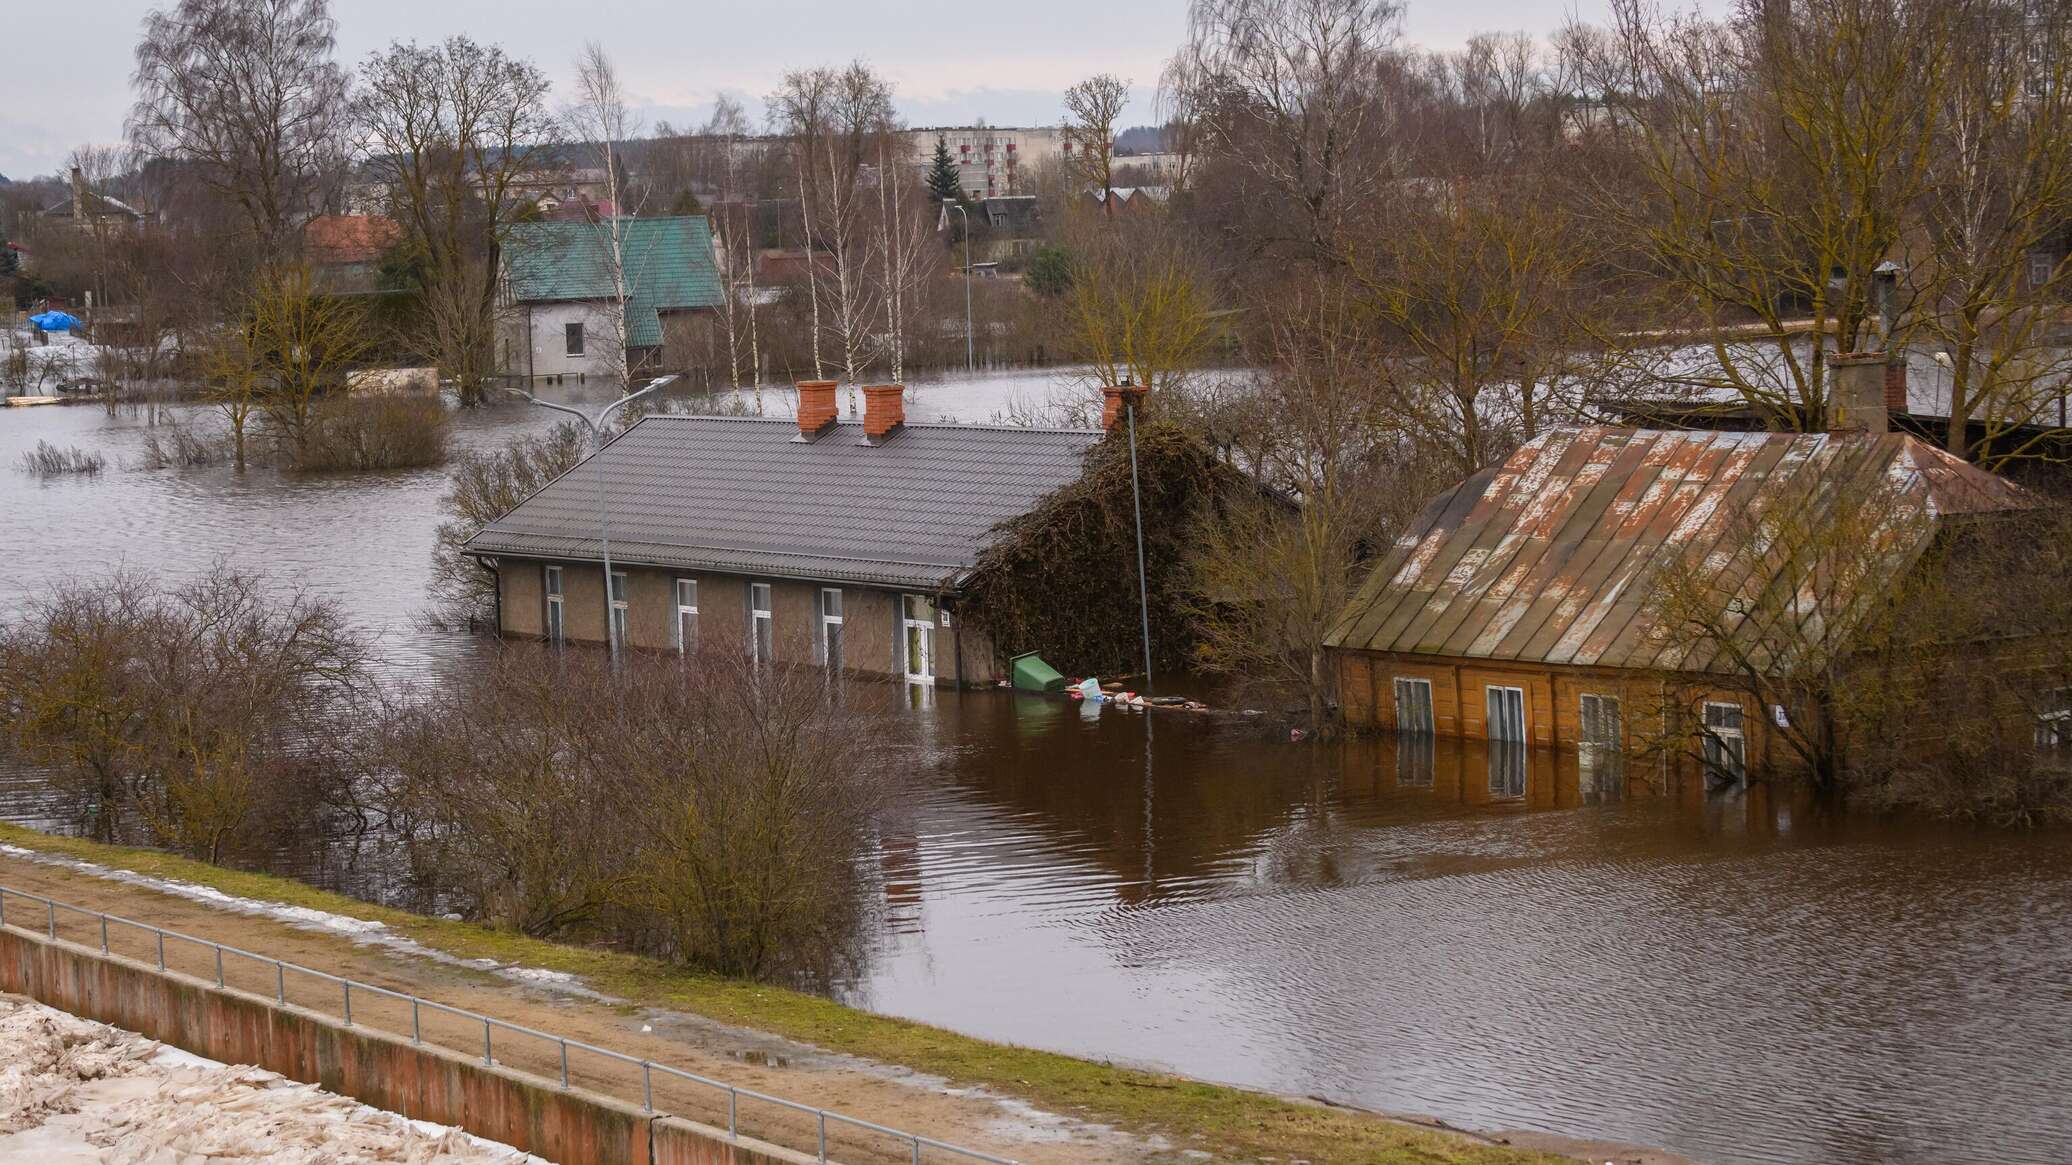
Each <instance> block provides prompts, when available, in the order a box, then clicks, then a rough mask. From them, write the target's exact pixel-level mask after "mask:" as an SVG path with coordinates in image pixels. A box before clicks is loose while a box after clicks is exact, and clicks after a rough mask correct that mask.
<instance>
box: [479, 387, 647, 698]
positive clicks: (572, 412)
mask: <svg viewBox="0 0 2072 1165" xmlns="http://www.w3.org/2000/svg"><path fill="white" fill-rule="evenodd" d="M675 380H676V376H675V375H673V374H672V375H669V376H664V377H662V378H661V379H659V380H652V381H649V382H648V385H647V387H646V388H643V389H641V390H640V391H639V392H630V393H627V394H626V395H625V396H622V397H620V398H619V399H617V400H615V401H613V402H612V403H610V404H608V405H606V406H604V407H603V408H601V409H599V410H597V415H596V416H595V417H592V416H590V414H588V413H586V412H584V411H582V410H581V409H576V408H570V407H569V406H567V405H564V404H556V403H555V402H553V401H550V400H541V399H540V398H539V397H536V396H534V395H533V394H532V393H530V392H527V391H526V390H524V389H519V390H518V391H519V393H520V395H522V396H524V397H525V399H526V400H529V401H531V402H532V403H534V404H536V405H538V406H540V407H541V408H543V409H553V410H554V411H555V412H557V413H567V414H568V415H569V416H571V417H574V418H575V419H577V420H579V421H581V422H583V426H584V427H585V428H587V429H589V430H590V461H591V463H592V464H593V465H594V466H595V467H596V471H597V472H596V479H597V542H598V546H599V548H600V550H601V552H602V557H603V559H604V638H605V642H606V645H607V650H608V651H610V652H611V657H612V659H613V660H615V661H616V660H618V659H619V658H621V656H623V655H624V653H625V649H626V645H625V644H623V643H620V642H619V622H618V620H616V619H614V618H612V603H613V596H612V532H611V512H610V510H609V509H608V508H607V505H606V503H607V501H608V499H607V497H606V494H605V489H604V459H603V458H602V457H599V456H598V454H600V453H602V452H604V423H605V422H606V421H608V420H610V419H611V415H612V414H613V413H615V412H618V411H619V410H620V409H622V408H624V407H626V406H627V405H629V404H632V403H633V402H634V401H636V400H639V399H640V398H641V397H644V396H646V395H647V394H649V393H651V392H653V391H655V390H656V389H658V388H662V387H665V386H667V385H668V384H670V383H671V382H673V381H675Z"/></svg>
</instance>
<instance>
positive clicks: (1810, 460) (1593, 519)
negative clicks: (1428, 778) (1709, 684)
mask: <svg viewBox="0 0 2072 1165" xmlns="http://www.w3.org/2000/svg"><path fill="white" fill-rule="evenodd" d="M1852 483H1855V484H1858V485H1870V486H1875V487H1876V493H1875V495H1867V494H1863V493H1857V494H1855V495H1854V496H1856V497H1859V498H1862V497H1867V496H1875V497H1876V498H1877V499H1878V502H1877V504H1878V505H1880V506H1884V507H1889V509H1890V512H1891V516H1892V517H1893V518H1894V519H1895V521H1894V522H1893V523H1892V527H1893V528H1897V526H1898V525H1899V524H1900V523H1899V521H1898V520H1899V519H1903V518H1910V517H1916V516H1922V517H1926V518H1928V519H1931V520H1936V519H1940V518H1942V517H1944V516H1946V515H1952V514H1964V513H1980V512H1987V511H1994V510H2006V509H2019V508H2026V507H2027V506H2028V505H2029V504H2030V499H2029V495H2028V494H2026V493H2025V492H2024V491H2022V490H2021V489H2020V488H2019V487H2017V486H2015V485H2013V484H2011V483H2009V482H2008V481H2006V480H2005V479H2003V478H2000V477H1997V476H1995V475H1994V474H1991V473H1988V472H1986V471H1984V470H1981V469H1979V468H1977V467H1976V466H1973V465H1970V464H1968V463H1967V462H1964V461H1962V460H1960V459H1958V458H1955V457H1952V456H1950V455H1949V454H1947V453H1944V452H1942V451H1941V450H1938V449H1935V448H1933V447H1932V446H1929V445H1926V444H1924V443H1922V442H1920V441H1918V440H1915V439H1914V438H1912V437H1909V436H1905V435H1902V434H1897V433H1893V434H1881V435H1875V436H1873V435H1869V434H1861V433H1858V434H1824V433H1816V434H1791V433H1713V432H1662V431H1651V430H1634V429H1612V428H1582V429H1557V430H1553V431H1550V432H1547V433H1544V434H1542V435H1541V436H1539V437H1537V438H1535V439H1534V440H1532V441H1529V442H1527V443H1526V444H1524V445H1522V446H1520V447H1519V448H1518V450H1517V451H1516V452H1514V453H1512V454H1511V455H1510V456H1509V457H1508V458H1506V459H1505V460H1504V461H1503V462H1502V463H1501V464H1498V465H1495V466H1492V467H1490V468H1488V469H1485V470H1483V471H1482V472H1480V473H1477V474H1475V475H1474V476H1473V477H1470V478H1468V479H1467V480H1466V481H1464V482H1462V483H1461V484H1459V485H1457V486H1455V487H1454V488H1452V489H1450V490H1448V491H1446V492H1445V493H1443V494H1440V495H1439V496H1438V497H1436V498H1433V499H1432V500H1431V501H1430V502H1429V503H1428V504H1427V505H1426V506H1425V508H1424V511H1423V512H1422V513H1421V514H1420V515H1419V516H1418V517H1417V519H1416V520H1415V521H1414V522H1413V523H1412V524H1411V525H1410V527H1409V528H1408V529H1406V530H1405V531H1404V533H1403V535H1402V537H1401V538H1399V539H1398V540H1397V542H1396V545H1395V547H1394V548H1393V549H1392V550H1391V551H1390V553H1389V554H1388V555H1387V557H1385V558H1384V559H1383V560H1382V562H1381V563H1380V564H1379V565H1378V566H1377V567H1376V568H1375V570H1374V572H1373V573H1372V574H1371V575H1369V576H1368V578H1367V580H1366V582H1365V583H1364V584H1363V585H1362V586H1361V588H1360V590H1359V593H1358V594H1357V595H1355V596H1354V597H1353V600H1352V602H1351V603H1349V604H1348V605H1347V607H1346V610H1345V612H1344V613H1343V614H1342V615H1341V616H1340V618H1339V621H1338V624H1337V625H1336V626H1335V627H1334V628H1332V630H1331V632H1330V634H1329V636H1328V637H1327V640H1326V642H1328V643H1329V644H1330V645H1332V646H1334V647H1344V648H1353V649H1361V650H1368V651H1387V652H1397V653H1408V654H1421V655H1440V656H1452V657H1461V658H1476V659H1491V660H1516V661H1525V662H1534V663H1546V664H1562V665H1569V666H1579V667H1623V668H1642V669H1652V668H1664V667H1670V666H1675V667H1676V668H1678V670H1703V669H1704V668H1705V667H1706V666H1707V661H1704V660H1692V659H1687V658H1677V659H1674V660H1672V659H1671V654H1672V653H1670V652H1669V650H1668V648H1667V647H1666V646H1665V642H1664V637H1663V636H1661V635H1659V634H1657V630H1656V628H1655V627H1654V626H1653V622H1654V620H1653V618H1652V616H1651V614H1650V603H1649V601H1648V600H1649V597H1650V595H1651V594H1652V592H1653V590H1654V585H1653V584H1654V583H1655V581H1656V579H1657V578H1658V576H1659V574H1660V572H1661V571H1662V569H1663V568H1664V567H1665V566H1667V565H1668V564H1670V563H1672V562H1676V561H1684V560H1686V556H1687V555H1689V554H1693V553H1701V554H1704V555H1705V556H1706V557H1705V560H1704V561H1705V562H1706V563H1707V564H1708V566H1713V567H1715V568H1716V569H1721V570H1726V569H1745V568H1747V564H1748V563H1749V561H1750V557H1749V556H1747V555H1737V554H1736V553H1734V551H1735V550H1736V549H1737V548H1736V547H1735V546H1734V545H1733V542H1732V540H1734V539H1744V540H1745V539H1748V538H1750V537H1751V536H1752V535H1751V530H1750V527H1749V524H1748V523H1743V522H1736V521H1735V520H1734V518H1735V517H1736V516H1737V515H1749V514H1758V513H1764V512H1769V511H1770V510H1771V508H1772V507H1775V506H1779V505H1789V506H1798V507H1810V508H1808V509H1806V510H1803V511H1801V512H1805V513H1810V514H1814V515H1816V520H1826V518H1825V516H1826V515H1828V514H1829V513H1830V511H1831V509H1832V507H1833V506H1834V505H1835V503H1836V501H1837V499H1839V498H1842V497H1844V496H1847V495H1848V493H1849V490H1850V488H1851V486H1852ZM1899 541H1904V542H1905V544H1904V545H1899V544H1898V542H1899ZM1925 545H1926V540H1925V538H1918V537H1917V538H1911V539H1906V540H1895V545H1894V547H1893V555H1894V558H1893V561H1892V562H1891V564H1890V566H1891V568H1892V569H1894V570H1897V569H1901V568H1903V567H1905V566H1906V565H1907V564H1909V563H1911V562H1912V561H1913V560H1914V559H1915V558H1917V557H1918V556H1919V554H1920V552H1921V550H1922V549H1923V548H1924V547H1925ZM1761 559H1762V556H1761V555H1757V556H1756V560H1757V561H1760V560H1761ZM1730 563H1732V564H1735V565H1733V566H1731V567H1730V566H1729V565H1728V564H1730ZM1749 584H1759V585H1756V586H1755V587H1754V589H1755V590H1757V591H1760V590H1761V589H1763V588H1764V587H1768V586H1770V585H1771V580H1764V579H1750V580H1746V582H1744V583H1743V584H1742V585H1740V586H1738V587H1737V588H1736V589H1737V590H1739V591H1741V592H1742V593H1748V592H1749V591H1750V585H1749Z"/></svg>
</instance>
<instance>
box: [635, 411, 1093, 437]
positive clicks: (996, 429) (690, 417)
mask: <svg viewBox="0 0 2072 1165" xmlns="http://www.w3.org/2000/svg"><path fill="white" fill-rule="evenodd" d="M640 419H641V420H643V421H748V422H753V423H757V424H765V425H784V426H786V427H791V426H795V425H797V424H798V419H797V418H796V417H782V416H779V417H771V416H761V417H744V416H736V415H734V414H732V413H648V414H646V415H645V416H642V417H641V418H640ZM834 423H835V424H837V425H854V426H857V427H859V428H860V427H862V425H863V423H864V421H863V418H862V417H836V418H835V422H834ZM906 427H907V428H909V429H967V430H975V431H980V432H988V433H1054V434H1063V435H1069V436H1074V437H1086V436H1092V435H1095V434H1100V433H1103V432H1104V431H1103V430H1101V429H1075V428H1070V427H1066V426H1052V425H996V424H990V423H987V422H983V421H976V422H974V421H908V422H906Z"/></svg>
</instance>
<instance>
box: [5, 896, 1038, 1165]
mask: <svg viewBox="0 0 2072 1165" xmlns="http://www.w3.org/2000/svg"><path fill="white" fill-rule="evenodd" d="M10 899H12V900H15V901H16V902H17V903H23V902H26V903H34V904H35V906H36V907H40V908H41V909H40V910H36V909H35V908H33V907H32V908H31V912H32V914H36V915H40V917H33V918H32V919H31V920H30V922H31V923H33V924H35V925H25V924H24V922H23V920H22V916H21V906H20V905H16V906H15V908H14V909H12V910H10V909H9V901H10ZM60 912H63V913H64V914H65V915H67V916H72V915H77V916H81V917H84V918H86V919H88V920H90V921H91V922H95V923H98V924H99V928H100V943H101V953H102V954H104V955H112V954H115V952H114V951H112V950H111V949H110V947H109V934H110V931H109V928H110V926H111V925H112V926H115V927H126V928H129V929H130V930H133V931H141V932H143V933H144V935H145V936H147V938H148V939H149V940H150V947H151V949H152V950H153V952H154V954H155V958H156V960H157V964H158V969H159V970H160V971H164V972H168V973H173V974H185V973H187V972H182V971H178V970H176V969H172V968H168V967H167V965H166V942H167V940H169V939H170V940H172V941H173V942H174V943H176V944H178V943H186V944H189V945H190V946H191V947H193V948H197V949H199V950H200V951H202V952H204V953H205V954H210V955H213V965H214V973H215V981H216V986H218V987H223V988H228V987H229V986H230V984H229V982H228V980H226V978H225V977H224V956H226V955H228V956H232V957H234V958H238V959H244V960H247V961H249V962H250V963H253V964H256V965H257V966H258V967H259V968H260V969H261V970H262V971H263V970H265V969H269V968H270V969H271V970H272V972H273V995H274V999H275V1001H276V1002H277V1003H279V1004H280V1005H282V1006H288V1005H289V1000H288V995H289V992H288V986H289V981H290V980H289V975H290V974H294V975H298V976H305V977H307V978H309V979H314V980H317V981H318V982H321V983H329V984H332V985H333V986H334V987H335V988H336V991H337V995H336V999H337V1001H338V1004H339V1010H340V1018H341V1019H342V1020H343V1022H344V1023H345V1025H346V1026H348V1027H352V1026H355V1024H354V1020H353V1000H354V998H355V997H358V998H359V999H360V1000H361V1002H362V1021H361V1022H360V1023H359V1024H358V1026H361V1027H373V1029H374V1030H377V1031H383V1030H385V1031H390V1032H391V1034H394V1035H399V1036H400V1035H402V1034H403V1032H402V1031H401V1030H400V1029H397V1028H383V1027H381V1026H379V1025H370V1024H367V1023H366V1022H365V1014H366V1001H368V1000H370V999H386V1000H390V1001H393V1002H395V1003H397V1004H408V1005H409V1008H410V1025H409V1026H410V1031H409V1035H410V1040H411V1042H412V1043H417V1044H422V1043H426V1042H427V1040H426V1034H425V1018H426V1016H427V1014H428V1013H429V1014H430V1015H433V1016H447V1017H451V1018H453V1019H455V1020H458V1021H459V1022H460V1024H462V1025H464V1026H466V1027H468V1028H470V1029H472V1028H473V1027H475V1026H477V1025H479V1026H480V1028H481V1032H482V1044H481V1053H482V1062H483V1063H484V1064H495V1063H496V1062H497V1061H496V1057H497V1052H498V1045H497V1044H496V1042H495V1036H496V1033H498V1032H502V1033H504V1035H505V1040H506V1045H505V1048H504V1050H505V1053H506V1056H507V1057H508V1056H509V1054H510V1049H509V1044H508V1041H509V1040H510V1038H511V1037H512V1036H518V1037H523V1038H524V1039H526V1040H530V1041H538V1043H536V1044H534V1045H533V1046H534V1047H536V1048H541V1047H543V1048H544V1050H545V1051H547V1052H549V1053H558V1059H559V1062H560V1072H561V1087H562V1088H564V1089H566V1088H568V1087H570V1080H571V1076H570V1071H569V1056H570V1054H571V1053H576V1054H579V1055H589V1056H594V1057H599V1058H601V1059H603V1060H605V1061H607V1062H610V1063H613V1064H616V1065H619V1066H621V1067H623V1068H628V1069H636V1068H637V1069H638V1070H639V1072H640V1104H641V1108H642V1109H644V1110H645V1111H647V1112H650V1113H655V1114H657V1115H663V1116H668V1115H678V1116H684V1117H685V1119H689V1120H697V1119H698V1118H697V1117H692V1116H688V1115H687V1114H681V1113H676V1114H672V1113H666V1112H663V1111H662V1110H660V1109H658V1108H656V1107H655V1078H656V1077H657V1076H660V1077H662V1078H663V1079H664V1080H665V1081H667V1080H680V1081H683V1082H685V1083H688V1084H691V1085H695V1086H697V1087H699V1088H703V1089H710V1090H713V1091H715V1092H717V1093H719V1094H721V1095H723V1096H724V1097H725V1099H726V1132H727V1136H728V1137H729V1138H730V1139H732V1140H735V1141H739V1140H740V1139H741V1136H742V1132H741V1125H742V1121H741V1109H742V1102H743V1101H750V1102H753V1103H757V1104H766V1105H771V1106H774V1107H776V1108H778V1109H781V1110H784V1111H785V1112H788V1113H792V1114H795V1115H797V1116H800V1117H804V1118H805V1120H806V1123H807V1127H808V1128H809V1129H810V1130H811V1135H812V1136H813V1138H814V1142H815V1148H814V1150H813V1151H814V1152H815V1154H816V1160H817V1161H820V1162H827V1161H829V1160H830V1158H829V1156H828V1129H829V1127H830V1126H833V1127H834V1128H835V1129H836V1130H837V1131H839V1130H842V1129H852V1130H855V1131H857V1132H859V1133H864V1134H869V1135H871V1136H872V1137H874V1138H877V1139H879V1141H880V1142H881V1143H880V1144H879V1145H878V1146H877V1155H878V1156H881V1157H884V1158H885V1159H888V1160H889V1159H891V1157H890V1154H888V1153H887V1152H886V1151H887V1150H890V1149H894V1148H897V1149H898V1150H900V1151H901V1152H900V1156H902V1157H906V1158H907V1159H908V1160H910V1161H911V1163H912V1165H921V1162H922V1159H923V1152H924V1150H925V1151H928V1152H929V1153H930V1155H931V1156H941V1155H950V1156H954V1157H956V1158H958V1159H961V1160H965V1161H982V1162H986V1163H988V1165H1017V1163H1016V1162H1015V1161H1013V1160H1011V1159H1009V1158H1006V1157H996V1156H994V1155H992V1154H991V1153H984V1152H981V1151H979V1150H977V1149H967V1148H964V1147H963V1146H960V1145H953V1144H950V1143H949V1142H947V1141H938V1140H936V1139H935V1138H933V1137H925V1136H922V1135H921V1134H919V1133H910V1132H907V1131H905V1130H902V1129H895V1128H889V1127H887V1126H885V1125H881V1124H877V1123H875V1122H873V1121H867V1120H864V1119H862V1118H861V1117H853V1116H848V1115H845V1114H843V1113H839V1112H834V1111H831V1110H829V1109H824V1108H816V1107H814V1106H813V1105H810V1104H803V1103H800V1102H799V1101H796V1100H786V1099H785V1098H783V1097H781V1096H772V1095H770V1094H769V1093H766V1092H757V1091H756V1090H754V1089H752V1088H742V1087H740V1086H739V1085H734V1084H729V1083H727V1082H726V1081H724V1080H714V1079H712V1078H711V1077H709V1076H701V1075H699V1074H697V1073H696V1072H687V1071H685V1070H683V1069H682V1068H675V1067H671V1066H670V1065H668V1064H658V1063H656V1062H655V1061H653V1060H645V1059H642V1058H640V1057H638V1056H629V1055H627V1054H626V1053H624V1052H615V1051H612V1050H611V1049H609V1048H600V1047H597V1046H596V1045H594V1044H586V1043H583V1042H582V1041H580V1040H572V1039H569V1038H568V1037H566V1036H557V1035H553V1034H551V1033H549V1032H543V1031H539V1030H538V1029H535V1028H529V1027H526V1026H524V1025H523V1024H515V1023H511V1022H509V1021H507V1020H501V1019H497V1018H496V1017H494V1016H489V1015H483V1014H482V1013H480V1012H476V1011H469V1010H468V1009H466V1008H464V1007H454V1006H451V1005H449V1004H445V1003H440V1002H438V1001H436V1000H432V999H425V998H422V997H420V996H416V995H411V994H408V993H406V992H401V991H392V990H390V989H389V988H386V987H377V986H375V985H374V984H372V983H362V982H360V981H358V980H355V979H349V978H346V977H345V976H343V975H334V974H332V973H331V972H329V971H319V970H317V969H316V968H314V967H305V966H302V965H300V964H297V963H290V962H287V961H286V960H283V959H276V958H274V957H272V956H270V955H262V954H258V953H255V952H253V951H247V950H242V949H240V948H238V947H233V946H226V945H224V944H223V943H219V942H215V941H213V940H211V939H205V938H196V937H194V936H193V935H187V934H181V933H180V932H179V931H173V930H166V929H164V928H163V927H157V926H153V925H151V924H150V923H148V922H138V921H136V920H134V919H129V918H123V917H121V916H120V915H114V914H106V913H103V912H101V911H98V910H93V909H89V908H87V907H84V906H74V905H71V904H70V903H66V902H59V901H57V900H56V899H53V898H46V897H44V896H43V895H41V894H31V893H28V892H27V891H24V890H17V889H15V888H13V887H11V886H0V926H8V927H13V928H14V929H16V930H19V931H23V932H25V933H32V934H33V933H38V932H40V933H42V934H44V935H46V936H47V937H49V938H50V939H52V940H56V939H58V938H59V937H60V936H59V934H58V929H59V928H58V919H59V915H60ZM176 950H177V947H176ZM123 957H127V956H123ZM242 989H243V988H240V990H242ZM293 1006H297V1007H305V1008H306V1009H308V1010H320V1009H318V1008H313V1007H308V1005H306V1004H303V1003H299V1002H298V1003H296V1004H294V1005H293ZM432 1046H435V1047H447V1048H449V1050H460V1049H452V1048H451V1047H450V1045H448V1044H444V1043H439V1042H437V1041H433V1042H432ZM468 1054H470V1055H472V1054H473V1051H472V1049H470V1050H469V1052H468ZM505 1063H506V1064H507V1065H508V1064H511V1063H512V1061H511V1060H510V1059H508V1058H507V1059H506V1060H505ZM614 1083H615V1084H616V1082H614ZM608 1087H609V1086H608ZM599 1091H606V1094H607V1095H612V1096H615V1097H617V1098H618V1099H628V1098H626V1097H622V1096H618V1094H617V1093H616V1092H611V1091H608V1090H599ZM701 1123H702V1122H701ZM794 1135H797V1134H796V1131H794ZM758 1139H761V1140H766V1141H769V1140H772V1138H771V1137H770V1136H769V1135H759V1136H758ZM776 1143H781V1142H776ZM786 1147H788V1148H792V1149H794V1150H799V1149H800V1146H797V1145H789V1146H786Z"/></svg>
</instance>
